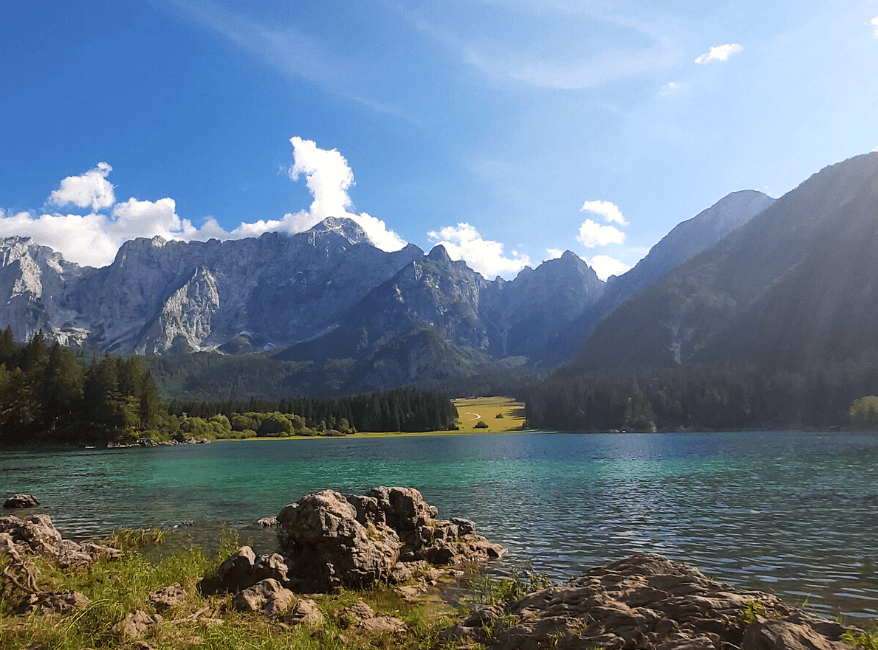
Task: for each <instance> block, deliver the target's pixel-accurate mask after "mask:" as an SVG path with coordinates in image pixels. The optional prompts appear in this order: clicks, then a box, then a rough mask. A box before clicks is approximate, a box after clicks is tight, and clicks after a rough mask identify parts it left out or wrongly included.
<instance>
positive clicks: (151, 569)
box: [0, 531, 453, 650]
mask: <svg viewBox="0 0 878 650" xmlns="http://www.w3.org/2000/svg"><path fill="white" fill-rule="evenodd" d="M162 539H163V536H162V535H159V534H157V533H156V532H155V531H117V532H116V533H115V534H114V535H113V537H112V538H111V539H110V540H109V542H111V543H113V544H115V545H116V547H117V548H126V549H128V550H127V552H126V554H125V556H124V557H123V558H122V559H120V560H116V561H108V560H100V561H98V562H95V563H94V564H92V565H89V566H87V567H75V568H70V569H61V568H60V567H58V566H57V565H55V564H53V563H51V562H49V561H47V560H45V559H43V558H33V557H29V558H28V560H29V561H30V562H31V563H32V566H33V567H34V568H35V569H36V570H37V571H38V578H37V581H38V587H39V589H40V590H42V591H43V592H52V593H57V592H61V591H66V590H72V591H77V592H80V593H82V594H83V595H85V596H86V597H87V598H88V599H89V600H90V603H89V604H88V605H87V606H85V607H83V608H80V609H74V610H71V611H70V612H68V613H66V614H55V615H50V616H41V615H39V614H30V615H28V616H20V615H18V614H16V612H15V608H16V606H17V605H18V603H19V602H20V601H21V600H22V599H23V598H24V596H25V595H26V594H24V593H22V592H21V590H20V589H17V588H15V587H14V586H13V585H11V583H9V584H7V583H3V585H2V589H0V648H4V649H6V648H8V649H9V650H13V649H16V648H22V649H24V648H29V649H32V650H37V649H40V650H43V649H45V650H48V649H49V648H52V649H53V650H55V649H57V650H81V649H83V648H92V649H94V650H101V649H110V648H113V649H126V650H127V649H130V648H135V647H137V645H136V644H137V643H142V642H145V643H148V644H150V645H151V646H152V647H155V648H157V649H158V650H163V649H171V648H173V649H175V650H176V649H178V648H190V647H192V648H194V647H198V648H201V649H205V650H225V649H228V650H232V649H234V650H239V649H242V648H247V649H248V650H281V649H283V650H290V649H293V650H296V649H302V650H310V649H314V650H342V649H351V648H361V649H364V650H394V649H397V648H399V649H402V648H406V649H408V648H412V649H423V650H427V649H428V648H432V647H434V646H435V644H436V635H437V633H438V631H439V630H440V629H442V628H443V627H445V626H447V625H449V624H450V623H451V615H452V614H453V612H452V610H451V608H449V607H447V606H443V607H436V606H435V605H434V606H427V605H426V604H424V603H418V602H409V601H406V600H405V599H404V598H402V597H401V596H400V595H399V594H398V593H397V592H396V591H394V590H393V589H391V588H389V587H386V586H379V587H376V588H373V589H369V590H366V591H361V592H352V591H342V592H339V593H336V594H331V595H325V596H313V598H314V600H315V601H316V602H317V604H318V606H319V607H320V609H321V611H322V613H323V616H324V619H325V622H324V624H323V625H322V626H321V627H320V628H318V629H315V628H310V627H306V626H290V625H287V624H285V623H282V622H280V621H279V620H277V619H270V618H266V617H263V616H259V615H255V614H242V613H239V612H237V611H235V610H234V609H233V608H232V605H231V600H232V599H231V596H230V595H220V596H204V595H202V594H201V593H200V591H199V590H198V584H199V582H200V581H201V579H202V578H204V577H207V576H210V575H212V574H214V573H215V572H216V570H217V568H218V567H219V564H220V563H221V562H222V561H223V560H224V559H225V558H227V557H228V556H229V555H230V554H231V553H232V552H234V550H235V549H237V548H238V540H237V535H236V534H234V533H225V534H224V535H223V538H222V539H221V541H220V544H219V548H218V550H217V552H216V554H213V555H207V554H205V553H204V552H203V551H202V549H201V548H200V547H192V548H188V549H186V550H184V551H181V552H179V553H176V554H174V555H171V556H170V557H166V558H165V559H162V560H160V561H155V562H153V561H150V560H148V559H147V558H145V557H144V556H143V555H142V554H141V553H140V552H139V550H138V548H142V547H143V546H144V545H147V546H148V545H150V544H160V543H161V541H162ZM7 565H8V558H6V557H5V556H0V571H2V570H3V569H4V568H5V567H6V566H7ZM174 583H179V584H180V585H181V586H182V587H183V589H184V590H185V591H186V598H185V600H184V601H183V602H181V603H179V604H177V605H175V606H173V607H171V608H170V609H167V610H165V611H164V612H162V613H161V616H162V620H161V621H160V622H158V623H156V624H154V625H151V626H150V627H149V629H148V631H147V632H146V633H144V635H143V636H141V637H137V638H126V637H124V636H123V635H122V634H121V633H120V632H117V631H116V630H115V629H114V627H115V626H116V625H117V624H119V623H120V622H121V621H123V619H125V617H126V616H128V615H129V614H131V613H133V612H135V611H138V610H140V611H143V612H146V613H147V614H150V615H152V614H154V613H155V609H154V608H153V606H152V605H151V603H150V601H149V593H150V592H151V591H155V590H157V589H159V588H161V587H165V586H168V585H172V584H174ZM360 599H362V600H363V601H365V602H366V603H367V604H368V605H369V606H370V607H372V608H373V609H374V610H375V612H376V613H381V614H387V615H390V616H395V617H397V618H400V619H402V620H403V621H405V623H406V624H407V625H408V627H409V630H410V631H409V632H408V633H406V634H405V635H396V636H393V635H390V634H389V633H385V634H375V633H371V632H367V631H364V630H359V629H357V628H356V627H355V626H354V625H352V624H351V622H350V621H346V620H345V619H344V617H343V616H341V615H340V613H341V611H342V610H343V609H344V608H346V607H350V606H351V605H353V604H354V603H355V602H357V601H358V600H360ZM140 647H144V646H140Z"/></svg>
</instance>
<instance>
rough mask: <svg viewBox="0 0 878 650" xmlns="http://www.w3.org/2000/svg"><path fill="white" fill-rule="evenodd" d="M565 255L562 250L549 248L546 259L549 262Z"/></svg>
mask: <svg viewBox="0 0 878 650" xmlns="http://www.w3.org/2000/svg"><path fill="white" fill-rule="evenodd" d="M563 254H564V251H562V250H561V249H560V248H547V249H546V255H548V257H546V259H547V260H556V259H558V258H559V257H561V256H562V255H563Z"/></svg>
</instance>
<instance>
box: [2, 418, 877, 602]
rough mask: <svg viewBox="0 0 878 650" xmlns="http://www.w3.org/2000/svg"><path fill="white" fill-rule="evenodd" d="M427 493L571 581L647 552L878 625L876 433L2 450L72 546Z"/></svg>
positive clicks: (15, 485)
mask: <svg viewBox="0 0 878 650" xmlns="http://www.w3.org/2000/svg"><path fill="white" fill-rule="evenodd" d="M376 485H403V486H414V487H417V488H418V489H420V490H421V492H422V493H423V494H424V497H425V498H426V499H427V501H428V502H429V503H431V504H434V505H436V506H438V507H439V515H440V517H451V516H462V517H467V518H469V519H472V520H474V521H475V522H476V524H477V527H478V530H479V532H481V533H482V534H484V535H485V536H487V537H488V538H489V539H491V540H492V541H496V542H499V543H501V544H503V545H504V546H506V547H507V548H508V549H509V551H510V552H509V555H508V556H507V557H506V558H505V559H504V560H503V561H502V562H501V563H499V565H497V566H495V567H494V569H495V570H497V571H501V572H502V571H503V570H504V568H505V567H508V566H510V565H511V564H513V563H521V562H530V563H531V564H532V566H533V567H534V568H535V569H537V570H540V571H543V572H545V573H548V574H549V575H550V576H551V577H552V578H554V579H559V580H560V579H566V578H569V577H572V576H575V575H578V574H579V573H580V572H581V571H583V570H585V569H588V568H590V567H592V566H596V565H598V564H603V563H606V562H608V561H612V560H616V559H620V558H622V557H625V556H627V555H629V554H631V553H633V552H635V551H645V552H653V553H660V554H663V555H665V556H667V557H669V558H671V559H674V560H684V561H687V562H689V563H691V564H693V565H695V566H697V567H698V568H699V569H701V570H702V571H703V572H704V573H706V574H708V575H710V576H711V577H715V578H717V579H720V580H722V581H724V582H728V583H731V584H735V585H739V586H745V587H753V588H758V589H763V590H767V591H772V592H775V593H777V594H779V595H781V596H782V597H784V598H786V599H787V600H788V601H790V602H792V603H793V604H801V603H802V602H803V601H805V600H806V599H807V600H808V605H807V607H808V609H809V610H811V611H815V612H819V613H822V614H828V615H836V614H839V613H843V614H845V615H846V616H860V617H868V618H878V569H876V563H878V435H871V434H862V435H860V434H850V433H799V432H758V433H709V434H652V435H649V434H642V435H641V434H615V435H572V434H549V433H520V434H505V435H484V434H483V435H477V436H430V437H411V438H405V437H399V438H381V439H372V440H363V439H360V440H346V439H313V440H310V439H309V440H289V441H247V442H223V443H217V444H211V445H191V446H178V447H160V448H154V449H125V450H82V451H78V452H76V451H74V452H71V451H66V452H58V453H46V452H39V453H31V452H16V453H5V454H2V455H0V496H3V495H9V494H12V493H14V492H28V493H32V494H34V495H35V496H37V498H38V499H39V500H40V501H41V502H42V503H43V506H42V507H41V508H39V509H38V511H41V512H45V513H47V514H49V515H51V517H52V519H53V521H54V522H55V524H56V525H57V526H58V528H59V529H60V530H61V532H62V534H64V535H65V537H79V538H81V537H89V536H98V535H102V534H106V533H107V532H108V531H110V530H112V529H113V528H118V527H123V526H125V527H147V526H159V527H170V526H174V525H177V524H180V523H181V522H187V521H194V522H195V525H194V526H187V527H185V528H181V529H180V530H185V531H187V532H186V534H187V535H189V536H190V537H191V538H192V539H193V540H194V541H196V542H200V543H206V542H208V540H212V539H215V538H216V537H217V533H218V531H219V529H220V522H225V523H227V524H228V525H229V526H231V527H234V528H240V529H243V530H242V533H241V539H242V542H243V541H248V540H249V539H251V538H252V539H253V541H254V544H255V545H257V546H262V547H263V549H264V550H266V551H267V550H271V549H270V548H269V546H270V545H271V535H270V534H265V533H261V532H260V531H258V530H256V529H254V528H253V522H254V521H255V520H256V519H258V518H259V517H262V516H265V515H273V514H277V512H278V511H280V509H281V508H282V507H283V506H284V505H286V504H287V503H291V502H293V501H295V500H297V499H298V498H300V497H301V496H302V495H304V494H306V493H307V492H311V491H314V490H317V489H321V488H334V489H337V490H339V491H341V492H343V493H354V492H361V491H363V490H365V489H368V488H370V487H372V486H376Z"/></svg>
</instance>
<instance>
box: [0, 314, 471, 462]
mask: <svg viewBox="0 0 878 650" xmlns="http://www.w3.org/2000/svg"><path fill="white" fill-rule="evenodd" d="M456 418H457V410H456V409H455V407H454V404H453V403H452V402H451V400H449V399H448V398H447V397H446V396H444V395H442V394H440V393H438V392H435V391H427V390H419V389H396V390H387V391H380V392H375V393H371V394H367V395H356V396H351V397H344V398H338V399H320V398H304V397H292V398H289V399H284V400H280V401H277V402H271V401H265V400H258V399H249V400H246V401H225V402H217V403H207V402H179V401H171V402H170V403H165V402H163V400H162V399H161V396H160V395H159V392H158V389H157V388H156V384H155V382H154V380H153V378H152V375H151V373H150V371H149V370H148V369H147V368H146V366H145V364H144V363H143V360H142V359H141V358H140V357H119V356H113V355H109V356H103V357H86V356H84V355H82V354H77V353H76V352H73V351H72V350H70V349H68V348H65V347H63V346H60V345H58V344H57V343H52V342H50V341H48V340H47V339H46V338H45V337H44V336H43V335H42V334H37V335H36V336H34V337H33V338H32V339H31V340H30V341H28V342H27V343H25V344H17V343H16V342H15V341H14V340H13V338H12V332H11V330H9V329H8V328H7V329H6V330H5V331H2V332H0V444H2V445H5V446H33V445H106V444H108V443H110V444H137V443H138V441H143V442H144V443H159V442H166V441H179V442H182V441H187V440H188V441H191V440H221V439H243V438H255V437H290V436H343V435H348V434H353V433H356V432H358V431H360V432H368V431H379V432H421V431H447V430H452V429H454V427H455V420H456Z"/></svg>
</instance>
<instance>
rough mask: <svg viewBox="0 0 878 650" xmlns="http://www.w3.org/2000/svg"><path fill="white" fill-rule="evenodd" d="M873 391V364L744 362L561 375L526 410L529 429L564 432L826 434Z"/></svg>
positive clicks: (528, 399)
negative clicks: (787, 366)
mask: <svg viewBox="0 0 878 650" xmlns="http://www.w3.org/2000/svg"><path fill="white" fill-rule="evenodd" d="M876 384H878V369H876V365H875V363H873V361H872V360H871V358H863V359H860V360H859V361H856V362H855V361H847V362H845V363H834V364H833V363H823V364H821V365H820V366H818V367H815V368H811V369H810V370H808V371H802V372H791V371H785V370H779V369H776V368H770V367H761V366H756V365H753V364H747V363H739V364H710V365H708V364H698V365H696V364H688V365H684V366H678V367H676V368H657V369H656V368H653V369H643V370H640V371H631V372H630V373H626V372H617V373H610V372H590V373H585V372H581V371H577V370H575V369H571V368H566V369H563V370H561V371H559V372H557V373H556V374H555V375H554V376H552V377H551V378H550V379H548V380H546V381H545V382H544V383H543V384H541V385H539V386H535V387H533V388H531V389H529V390H527V391H526V395H525V404H526V409H527V420H528V424H529V426H531V427H534V428H546V429H559V430H568V431H608V430H614V429H615V430H627V431H651V430H655V429H658V430H662V431H673V430H678V429H689V430H741V429H762V428H767V427H771V428H785V429H790V428H792V429H797V428H832V427H843V426H846V425H847V424H848V421H849V418H854V421H855V422H856V421H857V419H856V417H855V414H854V410H855V409H854V407H853V406H851V402H852V400H854V399H855V398H856V397H858V396H860V395H863V394H865V393H867V392H869V391H870V389H874V387H875V386H876ZM862 404H865V403H862ZM849 410H850V415H849ZM860 410H861V411H862V412H863V417H867V414H868V410H867V409H866V408H865V407H863V408H858V410H857V412H859V411H860ZM866 428H869V427H866ZM873 428H878V421H876V425H875V426H874V427H873Z"/></svg>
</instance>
